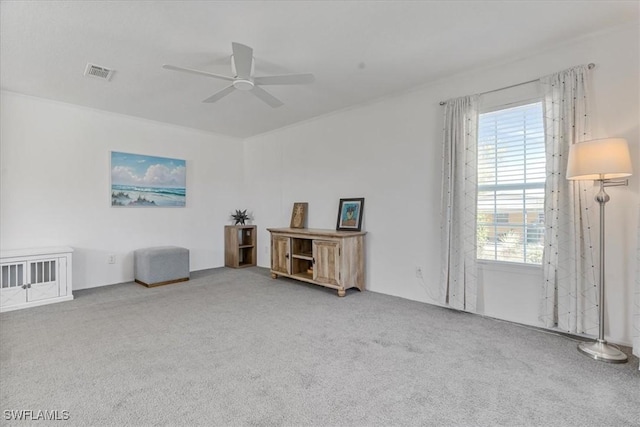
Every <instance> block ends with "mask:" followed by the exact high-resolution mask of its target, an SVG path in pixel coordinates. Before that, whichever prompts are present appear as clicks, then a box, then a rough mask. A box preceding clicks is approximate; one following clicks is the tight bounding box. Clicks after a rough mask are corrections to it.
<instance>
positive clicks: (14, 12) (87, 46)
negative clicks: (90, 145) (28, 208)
mask: <svg viewBox="0 0 640 427" xmlns="http://www.w3.org/2000/svg"><path fill="white" fill-rule="evenodd" d="M0 7H1V9H0V19H1V21H0V81H1V87H2V89H3V90H8V91H13V92H19V93H24V94H28V95H33V96H38V97H43V98H49V99H54V100H58V101H63V102H69V103H73V104H79V105H84V106H87V107H92V108H97V109H101V110H106V111H111V112H116V113H122V114H128V115H132V116H137V117H143V118H147V119H152V120H158V121H162V122H167V123H173V124H176V125H181V126H187V127H191V128H196V129H202V130H205V131H212V132H217V133H221V134H226V135H232V136H237V137H247V136H251V135H255V134H259V133H262V132H266V131H269V130H272V129H276V128H279V127H282V126H286V125H289V124H292V123H295V122H298V121H301V120H306V119H309V118H311V117H315V116H319V115H322V114H326V113H328V112H331V111H335V110H340V109H343V108H346V107H349V106H352V105H356V104H361V103H364V102H368V101H371V100H374V99H376V98H381V97H384V96H388V95H391V94H393V93H398V92H401V91H405V90H409V89H411V88H412V87H415V86H418V85H423V84H427V83H429V82H432V81H434V80H438V79H442V78H444V77H446V76H448V75H451V74H455V73H459V72H462V71H465V70H468V69H470V68H475V67H481V66H486V65H489V64H492V63H496V62H498V61H501V60H504V59H505V58H514V57H518V56H522V55H525V54H527V53H530V52H533V51H535V50H538V49H543V48H546V47H550V46H553V45H554V44H555V43H559V42H562V41H565V40H567V39H571V38H574V37H578V36H580V35H582V34H586V33H591V32H595V31H598V30H601V29H604V28H608V27H612V26H616V25H619V24H622V23H625V22H628V21H631V20H638V9H639V2H637V1H627V2H615V1H602V2H600V1H515V0H512V1H428V2H427V1H423V2H421V1H375V2H374V1H349V2H338V1H279V2H275V1H263V2H250V1H242V2H241V1H128V2H126V1H49V2H45V1H38V2H35V1H34V2H31V1H4V0H3V1H2V3H1V6H0ZM232 41H235V42H240V43H243V44H246V45H249V46H251V47H253V49H254V56H255V74H256V76H258V75H270V74H286V73H298V72H312V73H314V74H315V76H316V81H315V83H312V84H310V85H301V86H268V87H266V89H267V90H269V92H270V93H272V94H273V95H275V96H276V97H278V98H279V99H281V100H282V101H283V102H284V103H285V105H284V106H282V107H280V108H275V109H274V108H271V107H269V106H268V105H266V104H264V103H263V102H262V101H260V100H259V99H257V98H255V97H254V96H253V95H252V94H251V93H248V92H242V91H235V92H233V93H231V94H230V95H229V96H227V97H226V98H223V99H222V100H220V101H218V102H217V103H214V104H204V103H202V102H201V101H202V100H203V99H205V98H207V97H209V96H210V95H212V94H213V93H215V92H216V91H218V90H220V89H222V88H224V87H225V86H227V85H228V82H225V81H222V80H216V79H212V78H208V77H204V76H198V75H191V74H184V73H178V72H175V71H168V70H164V69H162V68H161V67H162V65H163V64H167V63H168V64H173V65H180V66H184V67H189V68H196V69H201V70H206V71H210V72H213V73H217V74H224V75H230V74H231V69H230V55H231V42H232ZM88 62H91V63H94V64H97V65H100V66H104V67H107V68H113V69H115V70H116V73H115V74H114V77H113V78H112V80H111V81H110V82H106V81H101V80H97V79H93V78H87V77H84V76H83V73H84V69H85V66H86V64H87V63H88Z"/></svg>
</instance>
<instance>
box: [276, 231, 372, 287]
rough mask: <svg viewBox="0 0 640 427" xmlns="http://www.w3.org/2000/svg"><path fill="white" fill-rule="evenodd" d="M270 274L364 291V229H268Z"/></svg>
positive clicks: (321, 284) (326, 285)
mask: <svg viewBox="0 0 640 427" xmlns="http://www.w3.org/2000/svg"><path fill="white" fill-rule="evenodd" d="M267 230H268V231H269V232H270V233H271V277H272V278H274V279H276V278H277V277H278V276H283V277H290V278H292V279H296V280H301V281H303V282H307V283H313V284H315V285H320V286H325V287H327V288H332V289H336V290H337V291H338V296H341V297H343V296H345V293H346V292H345V291H346V290H347V289H349V288H358V289H359V290H361V291H362V290H364V288H365V282H364V235H365V234H366V232H365V231H335V230H320V229H307V228H268V229H267Z"/></svg>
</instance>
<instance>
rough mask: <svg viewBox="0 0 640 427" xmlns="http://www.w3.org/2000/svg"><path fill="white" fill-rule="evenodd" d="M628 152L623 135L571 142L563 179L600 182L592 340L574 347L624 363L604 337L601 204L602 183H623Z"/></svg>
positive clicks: (605, 196) (606, 197)
mask: <svg viewBox="0 0 640 427" xmlns="http://www.w3.org/2000/svg"><path fill="white" fill-rule="evenodd" d="M631 173H632V169H631V156H630V155H629V146H628V145H627V141H626V140H625V139H623V138H605V139H596V140H593V141H586V142H580V143H577V144H573V145H572V146H571V147H570V148H569V162H568V164H567V179H570V180H590V181H597V182H598V183H599V184H600V192H598V194H597V195H596V197H595V199H596V201H597V202H598V203H599V204H600V300H599V303H598V314H599V317H600V319H599V320H600V323H599V331H598V339H597V341H596V342H581V343H580V344H578V350H579V351H580V352H582V353H584V354H586V355H587V356H589V357H591V358H593V359H596V360H601V361H603V362H610V363H624V362H626V361H627V355H626V354H624V353H623V352H622V351H620V350H619V349H618V348H617V347H616V346H614V345H611V344H607V342H606V341H605V339H604V246H605V245H604V237H605V233H604V205H605V204H606V203H607V202H608V201H609V195H608V194H607V193H606V192H605V191H604V188H605V187H610V186H615V185H627V183H628V181H627V180H621V179H620V178H625V177H628V176H630V175H631Z"/></svg>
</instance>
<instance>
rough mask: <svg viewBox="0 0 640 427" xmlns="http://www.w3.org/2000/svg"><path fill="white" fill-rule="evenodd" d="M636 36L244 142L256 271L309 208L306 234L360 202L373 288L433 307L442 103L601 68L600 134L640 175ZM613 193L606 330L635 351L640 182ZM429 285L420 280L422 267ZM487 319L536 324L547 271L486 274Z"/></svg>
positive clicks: (468, 76) (585, 44)
mask: <svg viewBox="0 0 640 427" xmlns="http://www.w3.org/2000/svg"><path fill="white" fill-rule="evenodd" d="M638 33H639V30H638V27H637V25H634V26H625V27H620V28H618V29H616V30H614V31H609V32H604V33H599V34H594V35H591V36H589V37H585V38H582V39H580V40H574V41H571V42H568V43H566V44H565V45H562V46H557V47H554V48H552V49H549V50H546V51H540V52H524V53H523V55H522V57H521V58H515V59H512V60H511V61H508V62H505V63H502V64H499V65H495V64H494V66H492V67H486V68H484V69H480V70H470V71H469V72H467V73H465V74H464V75H458V76H453V77H451V78H450V79H448V80H446V81H441V82H439V83H437V84H433V85H429V86H426V87H422V88H417V89H416V90H414V91H412V92H409V93H406V94H402V95H399V96H396V97H392V98H387V99H384V100H380V101H378V102H375V103H372V104H369V105H364V106H361V107H359V108H353V109H349V110H345V111H342V112H338V113H334V114H330V115H327V116H324V117H321V118H318V119H315V120H311V121H308V122H305V123H301V124H298V125H295V126H291V127H288V128H284V129H280V130H277V131H274V132H271V133H267V134H263V135H259V136H256V137H253V138H249V139H247V140H245V144H244V145H245V147H244V150H245V155H244V159H245V167H244V170H245V178H246V186H247V191H246V202H247V203H248V206H250V208H251V209H252V210H253V211H254V213H255V217H256V223H257V225H258V226H259V230H260V232H259V245H260V251H259V256H258V263H259V265H262V266H268V265H269V247H268V242H269V235H268V233H267V232H266V228H267V227H283V226H287V225H288V224H289V219H290V215H291V208H292V204H293V202H298V201H300V202H302V201H307V202H309V223H308V225H309V227H312V228H334V227H335V221H336V217H337V209H338V200H339V199H340V198H343V197H365V209H364V229H365V230H367V231H368V234H367V238H366V239H367V287H368V289H369V290H371V291H375V292H381V293H385V294H389V295H396V296H400V297H404V298H409V299H413V300H418V301H425V302H429V303H437V302H438V301H440V295H439V293H438V284H437V283H438V277H439V271H440V237H439V205H440V183H441V178H440V173H441V169H440V164H441V163H440V162H441V137H442V107H440V106H439V101H441V100H446V99H449V98H453V97H457V96H462V95H467V94H472V93H479V92H483V91H487V90H491V89H496V88H500V87H504V86H508V85H512V84H516V83H520V82H524V81H528V80H532V79H536V78H539V77H541V76H543V75H546V74H551V73H554V72H557V71H560V70H562V69H565V68H569V67H572V66H574V65H579V64H586V63H589V62H594V63H596V64H597V67H596V69H595V70H594V73H593V76H594V100H595V102H594V105H593V107H594V108H593V110H594V111H593V112H594V121H593V137H594V138H595V137H606V136H619V137H625V138H627V139H628V141H629V143H630V145H631V150H632V155H633V157H634V159H636V163H635V168H636V169H637V170H639V172H640V161H638V160H639V154H638V153H639V149H638V141H639V133H640V130H639V127H638V118H639V115H640V110H639V105H638V104H639V103H638V93H639V87H638V75H640V68H639V65H638V52H639V46H638V44H639V42H638V40H639V37H638ZM639 175H640V174H636V175H635V176H634V177H633V178H632V180H631V185H630V186H629V187H625V188H612V189H611V191H610V194H611V198H612V202H611V203H609V204H608V206H607V230H608V231H607V239H608V240H607V256H608V259H607V267H608V268H607V298H608V299H607V301H606V307H607V317H608V320H607V330H606V335H607V336H608V338H609V339H610V340H612V341H614V342H618V343H623V344H629V343H630V342H631V325H632V323H631V322H632V317H631V316H632V313H631V311H632V305H631V304H632V300H633V298H632V283H633V280H634V267H635V266H634V265H632V262H629V261H628V260H631V259H633V256H632V255H633V254H634V253H635V248H636V241H635V238H634V233H629V232H627V231H628V230H634V229H635V227H636V224H637V219H638V212H637V206H638V200H639V197H638V193H639V187H640V186H639V182H640V180H639V179H638V176H639ZM416 266H419V267H421V268H422V269H423V271H424V272H425V279H424V280H420V279H417V278H416V277H415V268H416ZM481 278H482V280H481V283H480V290H481V294H480V295H479V308H480V310H481V312H482V313H484V314H486V315H489V316H493V317H498V318H503V319H507V320H513V321H517V322H521V323H526V324H532V325H538V321H537V312H538V311H537V310H538V301H539V286H538V284H539V282H540V281H541V271H540V269H539V268H538V269H535V268H531V267H525V268H518V267H512V266H504V265H501V266H496V267H486V266H485V267H483V269H482V271H481Z"/></svg>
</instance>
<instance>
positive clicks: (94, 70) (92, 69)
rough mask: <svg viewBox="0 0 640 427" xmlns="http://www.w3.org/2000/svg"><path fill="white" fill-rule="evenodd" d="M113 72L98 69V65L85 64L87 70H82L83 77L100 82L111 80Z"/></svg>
mask: <svg viewBox="0 0 640 427" xmlns="http://www.w3.org/2000/svg"><path fill="white" fill-rule="evenodd" d="M113 72H114V70H110V69H108V68H104V67H100V66H99V65H94V64H87V68H85V70H84V75H85V76H87V77H95V78H97V79H102V80H107V81H108V80H111V77H112V76H113Z"/></svg>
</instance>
